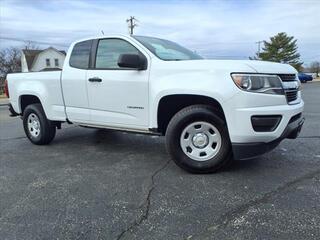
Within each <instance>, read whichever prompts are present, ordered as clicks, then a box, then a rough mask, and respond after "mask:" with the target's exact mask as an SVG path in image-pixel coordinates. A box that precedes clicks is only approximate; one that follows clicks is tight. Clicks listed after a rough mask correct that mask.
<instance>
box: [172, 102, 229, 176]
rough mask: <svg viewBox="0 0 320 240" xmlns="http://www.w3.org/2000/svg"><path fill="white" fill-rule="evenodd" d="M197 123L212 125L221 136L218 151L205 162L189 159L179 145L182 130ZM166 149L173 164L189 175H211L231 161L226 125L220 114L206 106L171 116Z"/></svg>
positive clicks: (191, 108)
mask: <svg viewBox="0 0 320 240" xmlns="http://www.w3.org/2000/svg"><path fill="white" fill-rule="evenodd" d="M198 121H201V122H206V123H209V124H211V125H213V126H214V127H215V128H216V129H217V130H218V131H219V133H220V136H221V144H220V149H219V150H218V152H217V153H216V155H215V156H213V157H212V158H210V159H208V160H205V161H197V160H194V159H192V158H190V157H189V156H188V155H187V154H186V153H184V151H183V150H182V147H181V145H180V137H181V134H182V133H183V130H184V129H185V128H186V127H187V126H189V125H190V124H192V123H195V122H198ZM166 147H167V151H168V152H169V154H170V155H171V156H172V158H173V160H174V161H175V163H176V164H177V165H178V166H179V167H181V168H182V169H184V170H186V171H188V172H191V173H213V172H216V171H218V170H220V169H221V168H223V167H225V166H227V165H230V162H231V161H232V149H231V143H230V139H229V133H228V129H227V126H226V123H225V121H224V120H223V117H222V115H221V113H220V112H218V111H216V110H215V109H213V108H211V107H210V106H207V105H192V106H189V107H186V108H184V109H182V110H181V111H179V112H178V113H176V114H175V115H174V116H173V118H172V119H171V121H170V122H169V125H168V128H167V131H166Z"/></svg>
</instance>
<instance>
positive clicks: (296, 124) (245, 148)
mask: <svg viewBox="0 0 320 240" xmlns="http://www.w3.org/2000/svg"><path fill="white" fill-rule="evenodd" d="M304 120H305V119H304V117H303V116H302V114H301V113H299V114H297V115H295V116H293V117H292V118H291V119H290V121H289V123H288V125H287V126H286V128H285V129H284V131H283V132H282V134H281V136H280V137H279V138H277V139H275V140H273V141H271V142H268V143H264V142H250V143H233V144H232V150H233V156H234V159H236V160H244V159H249V158H253V157H256V156H259V155H261V154H264V153H266V152H269V151H271V150H272V149H274V148H275V147H276V146H278V145H279V143H280V142H281V141H282V140H283V139H285V138H289V139H295V138H297V137H298V135H299V133H300V131H301V129H302V126H303V123H304Z"/></svg>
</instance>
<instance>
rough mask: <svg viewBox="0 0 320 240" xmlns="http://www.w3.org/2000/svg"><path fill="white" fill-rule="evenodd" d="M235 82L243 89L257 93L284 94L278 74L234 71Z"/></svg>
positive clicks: (232, 75)
mask: <svg viewBox="0 0 320 240" xmlns="http://www.w3.org/2000/svg"><path fill="white" fill-rule="evenodd" d="M231 77H232V79H233V81H234V83H235V84H236V85H237V86H238V87H239V88H240V89H242V90H245V91H248V92H255V93H267V94H284V91H283V88H282V83H281V79H280V78H279V77H278V76H277V75H263V74H245V73H233V74H231Z"/></svg>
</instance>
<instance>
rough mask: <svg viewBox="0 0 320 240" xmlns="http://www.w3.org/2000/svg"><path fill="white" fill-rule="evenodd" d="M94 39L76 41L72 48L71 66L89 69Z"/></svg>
mask: <svg viewBox="0 0 320 240" xmlns="http://www.w3.org/2000/svg"><path fill="white" fill-rule="evenodd" d="M91 43H92V40H88V41H84V42H79V43H76V44H75V45H74V47H73V49H72V53H71V56H70V60H69V64H70V66H71V67H75V68H81V69H87V68H88V67H89V57H90V51H91Z"/></svg>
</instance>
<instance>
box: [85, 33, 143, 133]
mask: <svg viewBox="0 0 320 240" xmlns="http://www.w3.org/2000/svg"><path fill="white" fill-rule="evenodd" d="M95 52H96V54H95V60H94V64H93V68H92V69H88V71H87V91H88V100H89V108H90V112H91V122H92V123H93V124H96V125H105V126H111V127H112V126H113V127H130V128H137V129H147V128H148V106H149V104H148V102H149V88H148V81H149V79H148V76H149V68H147V69H146V70H141V71H140V70H137V69H130V68H121V67H119V66H118V58H119V56H120V55H121V54H142V53H141V52H140V51H139V50H138V49H137V48H136V47H134V46H133V45H132V44H131V43H129V42H127V41H126V40H124V39H119V38H106V39H99V40H98V41H97V43H96V51H95Z"/></svg>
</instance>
